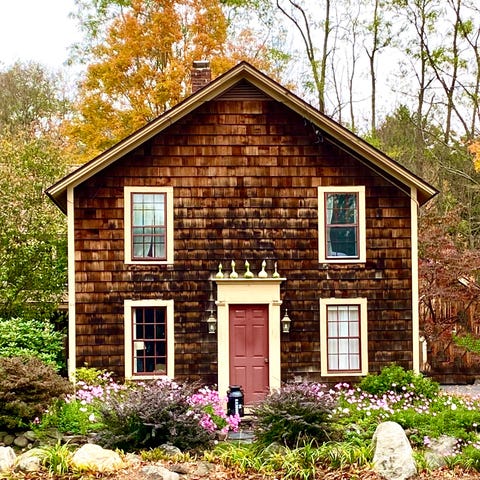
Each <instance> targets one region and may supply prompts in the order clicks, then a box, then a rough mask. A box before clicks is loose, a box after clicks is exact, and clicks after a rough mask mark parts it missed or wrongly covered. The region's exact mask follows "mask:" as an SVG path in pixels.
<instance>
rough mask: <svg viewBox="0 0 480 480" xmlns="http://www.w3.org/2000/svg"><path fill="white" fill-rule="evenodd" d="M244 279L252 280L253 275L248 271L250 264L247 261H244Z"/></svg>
mask: <svg viewBox="0 0 480 480" xmlns="http://www.w3.org/2000/svg"><path fill="white" fill-rule="evenodd" d="M243 276H244V277H245V278H253V273H252V272H251V271H250V264H249V263H248V260H245V273H244V275H243Z"/></svg>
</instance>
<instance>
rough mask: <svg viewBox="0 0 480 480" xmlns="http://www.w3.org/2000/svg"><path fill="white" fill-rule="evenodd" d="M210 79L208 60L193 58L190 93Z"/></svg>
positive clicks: (210, 72)
mask: <svg viewBox="0 0 480 480" xmlns="http://www.w3.org/2000/svg"><path fill="white" fill-rule="evenodd" d="M211 80H212V71H211V70H210V62H209V61H208V60H195V61H194V62H193V68H192V93H195V92H196V91H197V90H200V89H201V88H202V87H204V86H205V85H206V84H207V83H210V82H211Z"/></svg>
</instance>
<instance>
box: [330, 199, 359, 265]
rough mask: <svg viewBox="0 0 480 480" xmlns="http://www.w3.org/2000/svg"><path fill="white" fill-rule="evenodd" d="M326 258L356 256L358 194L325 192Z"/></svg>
mask: <svg viewBox="0 0 480 480" xmlns="http://www.w3.org/2000/svg"><path fill="white" fill-rule="evenodd" d="M325 219H326V222H325V224H326V225H325V241H326V246H325V248H326V252H327V258H331V257H339V256H340V257H351V258H358V194H357V193H325Z"/></svg>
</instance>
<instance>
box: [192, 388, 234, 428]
mask: <svg viewBox="0 0 480 480" xmlns="http://www.w3.org/2000/svg"><path fill="white" fill-rule="evenodd" d="M188 403H189V404H190V406H191V407H193V408H194V409H197V407H200V409H201V410H202V412H203V413H202V414H201V418H200V425H201V426H202V427H203V428H205V430H208V431H210V432H215V431H217V430H219V431H221V432H222V433H227V432H228V431H229V430H232V431H234V432H236V431H238V426H239V424H240V416H239V415H226V414H225V404H226V403H227V399H226V397H225V398H220V394H219V393H218V391H216V390H210V389H209V388H208V387H204V388H201V389H200V390H199V391H198V392H197V393H194V394H193V395H191V396H190V397H189V398H188Z"/></svg>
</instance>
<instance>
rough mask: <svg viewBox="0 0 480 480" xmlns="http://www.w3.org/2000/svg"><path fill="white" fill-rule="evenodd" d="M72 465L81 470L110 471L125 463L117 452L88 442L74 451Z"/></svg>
mask: <svg viewBox="0 0 480 480" xmlns="http://www.w3.org/2000/svg"><path fill="white" fill-rule="evenodd" d="M72 465H73V467H74V468H77V469H79V470H92V471H95V472H108V471H114V470H118V469H119V468H122V467H123V466H124V463H123V461H122V459H121V458H120V455H119V454H118V453H117V452H114V451H113V450H106V449H104V448H102V447H100V446H99V445H94V444H93V443H87V444H85V445H83V446H81V447H80V448H79V449H78V450H77V451H76V452H75V453H74V455H73V457H72Z"/></svg>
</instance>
